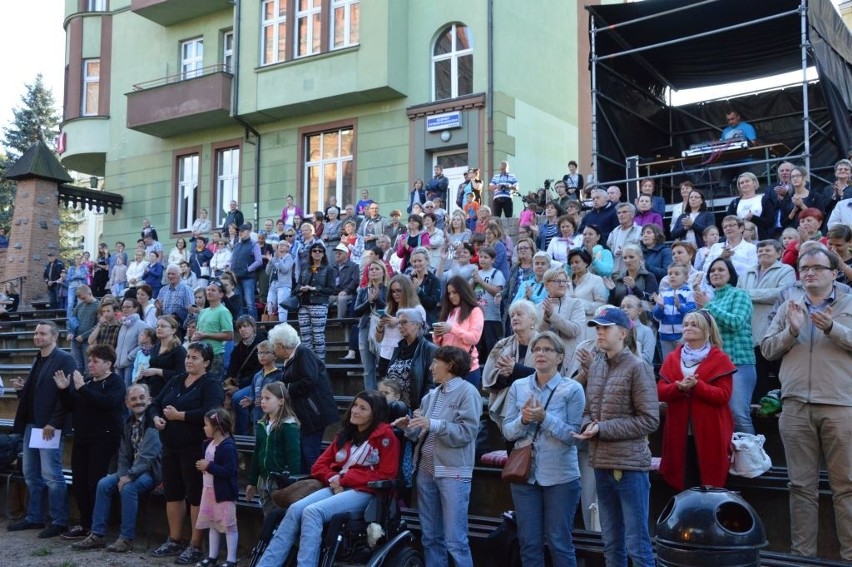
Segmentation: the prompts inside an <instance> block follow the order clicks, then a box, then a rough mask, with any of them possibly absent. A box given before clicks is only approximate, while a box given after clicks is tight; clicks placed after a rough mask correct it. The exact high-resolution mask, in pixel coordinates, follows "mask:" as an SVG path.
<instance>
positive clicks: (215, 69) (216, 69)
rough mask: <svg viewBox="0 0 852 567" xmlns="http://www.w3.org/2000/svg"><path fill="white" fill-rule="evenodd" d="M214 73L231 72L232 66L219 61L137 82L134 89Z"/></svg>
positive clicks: (139, 89)
mask: <svg viewBox="0 0 852 567" xmlns="http://www.w3.org/2000/svg"><path fill="white" fill-rule="evenodd" d="M213 73H228V74H230V73H231V68H230V66H228V65H224V64H222V63H219V64H217V65H209V66H207V67H201V68H199V69H193V70H191V71H185V72H182V73H177V74H176V75H169V76H167V77H161V78H159V79H153V80H151V81H145V82H143V83H136V84H135V85H133V90H134V91H144V90H147V89H153V88H155V87H162V86H163V85H170V84H172V83H179V82H181V81H188V80H190V79H197V78H199V77H203V76H205V75H212V74H213Z"/></svg>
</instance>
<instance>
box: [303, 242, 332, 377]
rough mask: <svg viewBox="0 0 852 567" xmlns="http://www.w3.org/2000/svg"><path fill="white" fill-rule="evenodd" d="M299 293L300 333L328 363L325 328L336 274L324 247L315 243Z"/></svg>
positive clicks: (321, 358)
mask: <svg viewBox="0 0 852 567" xmlns="http://www.w3.org/2000/svg"><path fill="white" fill-rule="evenodd" d="M296 291H297V293H298V294H299V334H300V335H301V338H302V342H303V343H304V344H305V346H306V347H308V348H309V349H311V350H313V351H314V352H315V353H316V355H317V356H318V357H319V358H320V360H323V361H324V360H325V325H326V322H327V321H328V300H329V297H331V294H332V293H334V274H333V273H332V270H331V267H330V266H329V265H328V257H327V256H326V252H325V245H324V244H323V243H322V242H314V243H313V244H312V245H311V247H310V248H309V249H308V261H307V264H306V265H305V266H303V267H302V273H301V274H299V283H298V284H297V285H296Z"/></svg>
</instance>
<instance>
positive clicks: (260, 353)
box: [257, 350, 275, 356]
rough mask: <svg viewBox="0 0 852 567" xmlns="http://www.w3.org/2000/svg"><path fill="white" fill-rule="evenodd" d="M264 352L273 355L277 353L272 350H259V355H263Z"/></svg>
mask: <svg viewBox="0 0 852 567" xmlns="http://www.w3.org/2000/svg"><path fill="white" fill-rule="evenodd" d="M264 354H269V355H272V354H275V353H274V352H272V351H271V350H259V351H257V356H261V355H264Z"/></svg>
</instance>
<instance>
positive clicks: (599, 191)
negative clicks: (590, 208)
mask: <svg viewBox="0 0 852 567" xmlns="http://www.w3.org/2000/svg"><path fill="white" fill-rule="evenodd" d="M591 195H592V197H595V196H597V195H603V196H604V197H606V190H605V189H601V188H600V187H595V188H594V189H592V193H591Z"/></svg>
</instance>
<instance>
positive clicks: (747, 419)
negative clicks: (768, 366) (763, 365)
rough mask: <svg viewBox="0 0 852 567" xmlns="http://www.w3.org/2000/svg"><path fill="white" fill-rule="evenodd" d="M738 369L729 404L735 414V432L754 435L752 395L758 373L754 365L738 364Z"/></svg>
mask: <svg viewBox="0 0 852 567" xmlns="http://www.w3.org/2000/svg"><path fill="white" fill-rule="evenodd" d="M736 367H737V371H736V372H735V373H734V386H733V390H732V391H731V400H730V401H729V402H728V405H730V406H731V412H733V414H734V431H738V432H740V433H751V434H752V435H754V425H752V423H751V393H752V392H753V391H754V385H755V384H756V383H757V372H756V371H755V367H754V364H737V365H736Z"/></svg>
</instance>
